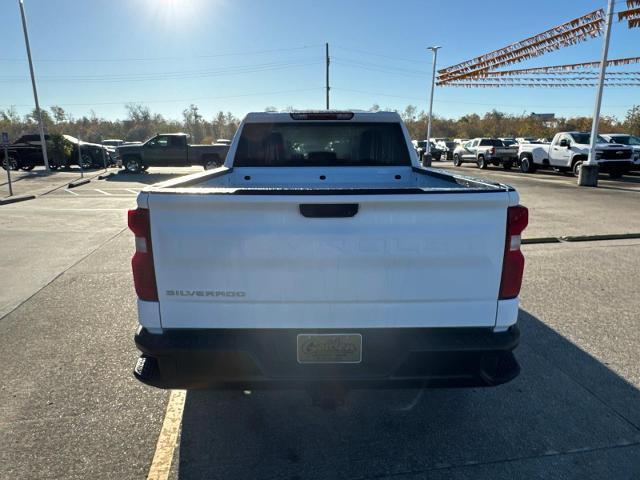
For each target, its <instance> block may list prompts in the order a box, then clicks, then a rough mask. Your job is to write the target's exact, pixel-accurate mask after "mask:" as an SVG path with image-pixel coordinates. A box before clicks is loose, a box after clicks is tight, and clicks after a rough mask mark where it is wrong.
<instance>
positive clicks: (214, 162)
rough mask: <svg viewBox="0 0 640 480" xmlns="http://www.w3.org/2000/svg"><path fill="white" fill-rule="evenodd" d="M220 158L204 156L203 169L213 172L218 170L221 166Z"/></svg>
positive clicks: (214, 155) (213, 155) (217, 156)
mask: <svg viewBox="0 0 640 480" xmlns="http://www.w3.org/2000/svg"><path fill="white" fill-rule="evenodd" d="M221 163H222V162H221V161H220V156H219V155H216V154H211V155H203V156H202V167H203V168H204V169H205V170H211V169H212V168H217V167H219V166H220V165H221Z"/></svg>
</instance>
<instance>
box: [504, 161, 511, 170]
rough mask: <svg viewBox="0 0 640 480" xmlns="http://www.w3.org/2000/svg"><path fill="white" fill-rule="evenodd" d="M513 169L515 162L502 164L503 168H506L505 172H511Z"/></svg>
mask: <svg viewBox="0 0 640 480" xmlns="http://www.w3.org/2000/svg"><path fill="white" fill-rule="evenodd" d="M511 167H513V162H511V161H508V162H502V168H504V169H505V170H511Z"/></svg>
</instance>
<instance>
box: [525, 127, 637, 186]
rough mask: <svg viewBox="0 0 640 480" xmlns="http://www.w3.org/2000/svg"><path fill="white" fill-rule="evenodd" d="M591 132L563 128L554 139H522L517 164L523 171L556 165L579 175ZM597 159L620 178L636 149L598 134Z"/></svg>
mask: <svg viewBox="0 0 640 480" xmlns="http://www.w3.org/2000/svg"><path fill="white" fill-rule="evenodd" d="M590 142H591V134H590V133H586V132H560V133H557V134H556V136H555V137H553V140H552V141H551V143H550V144H549V143H546V144H540V143H522V144H520V145H519V148H518V165H519V167H520V170H521V171H522V172H524V173H533V172H535V171H536V169H537V168H539V167H542V168H545V167H546V168H554V169H556V170H558V171H567V172H573V174H574V175H575V176H576V177H577V176H578V174H579V173H580V168H581V167H582V164H583V163H584V162H586V161H587V158H588V157H589V148H590V145H589V144H590ZM596 160H597V162H598V166H599V167H600V171H602V172H605V173H609V175H610V176H611V177H612V178H618V177H621V176H622V175H624V174H625V173H627V172H628V171H629V170H630V169H631V167H632V165H633V150H632V149H631V148H630V147H628V146H626V145H620V144H616V143H609V142H607V140H605V139H604V138H602V137H601V136H598V141H597V142H596Z"/></svg>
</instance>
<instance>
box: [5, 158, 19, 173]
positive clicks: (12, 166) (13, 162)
mask: <svg viewBox="0 0 640 480" xmlns="http://www.w3.org/2000/svg"><path fill="white" fill-rule="evenodd" d="M7 165H8V168H10V169H11V170H18V160H16V159H15V158H14V157H9V158H8V161H7V159H4V158H3V159H2V168H4V169H5V170H7Z"/></svg>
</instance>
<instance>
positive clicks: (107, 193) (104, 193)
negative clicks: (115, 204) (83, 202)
mask: <svg viewBox="0 0 640 480" xmlns="http://www.w3.org/2000/svg"><path fill="white" fill-rule="evenodd" d="M94 190H95V191H96V192H100V193H102V194H103V195H109V196H111V195H113V194H112V193H109V192H105V191H104V190H100V189H99V188H94Z"/></svg>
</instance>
